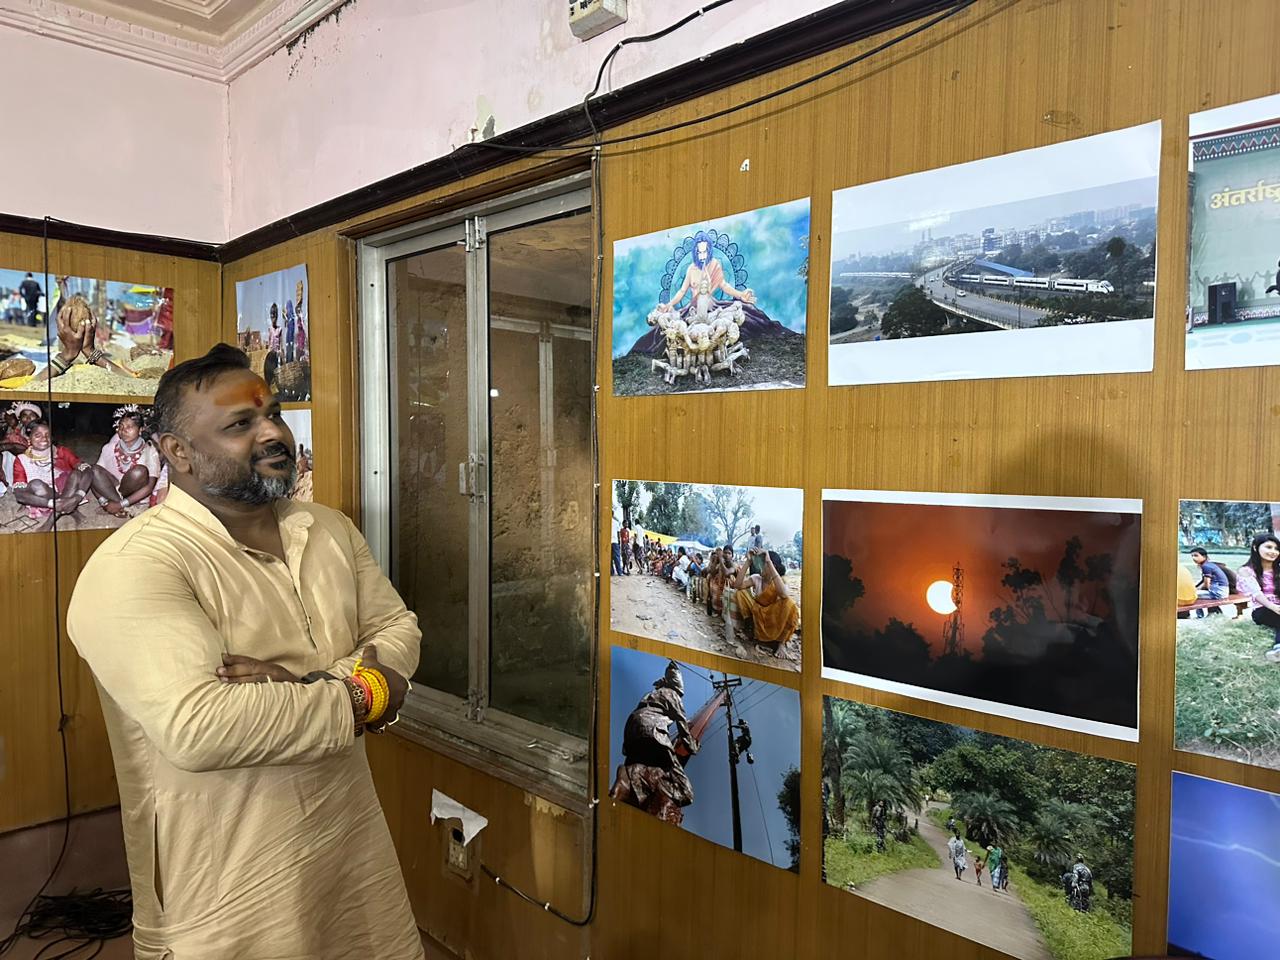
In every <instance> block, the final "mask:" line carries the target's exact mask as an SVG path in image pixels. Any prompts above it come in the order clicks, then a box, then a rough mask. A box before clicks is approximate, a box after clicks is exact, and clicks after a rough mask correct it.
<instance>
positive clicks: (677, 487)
mask: <svg viewBox="0 0 1280 960" xmlns="http://www.w3.org/2000/svg"><path fill="white" fill-rule="evenodd" d="M803 513H804V491H802V490H792V489H783V488H773V487H730V486H723V485H719V484H705V483H654V482H649V481H637V480H615V481H614V483H613V519H612V526H611V529H612V534H611V535H612V541H611V545H610V552H611V560H610V566H611V569H610V574H611V576H610V578H609V584H610V587H609V597H610V605H609V609H610V623H611V625H612V627H613V629H614V630H617V631H619V632H620V633H629V634H632V635H634V636H638V637H648V638H651V639H655V640H662V641H665V642H667V643H675V644H679V645H680V646H683V647H691V648H693V649H695V650H705V651H706V652H708V653H716V654H720V655H721V656H725V657H734V658H736V659H739V660H750V661H752V662H755V663H764V664H767V665H769V666H774V667H779V668H781V669H783V670H795V671H798V670H799V669H800V569H801V557H802V551H801V547H802V536H801V527H802V519H803Z"/></svg>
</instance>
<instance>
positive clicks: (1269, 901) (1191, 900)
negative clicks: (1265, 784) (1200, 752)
mask: <svg viewBox="0 0 1280 960" xmlns="http://www.w3.org/2000/svg"><path fill="white" fill-rule="evenodd" d="M1277 903H1280V796H1278V795H1276V794H1274V793H1267V792H1265V791H1263V790H1254V789H1251V788H1249V787H1241V786H1237V785H1235V784H1231V783H1221V782H1219V781H1217V780H1207V779H1205V778H1203V777H1196V776H1192V775H1191V774H1187V773H1174V775H1173V811H1172V824H1171V828H1170V842H1169V955H1170V956H1173V957H1202V958H1206V960H1258V958H1260V957H1271V956H1274V955H1275V954H1276V950H1277V948H1276V944H1277V943H1280V912H1277V910H1276V904H1277Z"/></svg>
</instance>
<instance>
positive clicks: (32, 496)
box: [0, 401, 169, 533]
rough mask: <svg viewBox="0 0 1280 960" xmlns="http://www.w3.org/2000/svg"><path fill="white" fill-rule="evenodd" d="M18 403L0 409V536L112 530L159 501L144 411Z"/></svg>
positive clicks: (155, 456)
mask: <svg viewBox="0 0 1280 960" xmlns="http://www.w3.org/2000/svg"><path fill="white" fill-rule="evenodd" d="M48 406H49V405H48V404H39V403H31V402H27V401H21V402H18V403H15V404H12V405H11V406H10V407H9V408H8V409H7V410H5V411H4V414H3V416H4V425H3V432H4V437H3V440H0V449H2V450H3V454H2V458H3V462H4V466H3V470H4V472H3V477H2V478H0V533H44V532H47V531H49V530H52V529H54V526H55V524H56V526H57V529H59V530H68V529H70V530H91V529H99V528H111V527H118V526H121V525H122V524H124V522H125V521H127V520H129V519H130V518H132V517H135V516H137V515H138V514H140V513H142V512H143V511H144V510H146V509H148V508H149V507H152V506H154V505H155V504H157V503H159V502H161V501H162V500H163V499H164V497H165V495H166V494H167V493H168V491H169V478H168V471H167V470H166V469H165V468H164V464H163V462H162V460H161V458H160V453H159V451H158V450H157V449H156V447H155V445H154V444H153V443H152V442H151V439H150V435H149V429H148V428H149V416H150V408H149V407H140V406H138V405H137V404H132V403H130V404H125V405H124V406H114V405H112V404H108V403H74V404H71V403H58V404H54V405H53V408H52V410H50V409H48Z"/></svg>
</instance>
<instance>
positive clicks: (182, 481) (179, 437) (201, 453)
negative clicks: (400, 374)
mask: <svg viewBox="0 0 1280 960" xmlns="http://www.w3.org/2000/svg"><path fill="white" fill-rule="evenodd" d="M180 422H181V423H182V425H183V429H182V432H181V433H161V434H158V435H157V436H156V438H155V440H156V443H157V444H158V446H159V448H160V452H161V454H163V455H164V459H165V461H166V462H167V463H168V465H169V481H170V483H172V484H173V485H174V486H176V487H178V488H179V489H181V490H182V491H183V493H186V494H187V495H188V496H190V497H192V498H193V499H194V500H196V501H197V502H198V503H200V504H201V505H202V506H204V507H205V508H207V509H208V510H209V512H210V513H212V514H213V515H214V516H215V517H217V518H218V520H219V521H220V522H221V523H222V525H223V526H224V527H226V529H227V532H228V533H229V534H231V536H232V537H233V538H234V539H235V540H236V541H238V542H239V543H242V544H244V546H246V547H248V548H250V549H251V550H257V551H260V552H262V553H266V554H270V555H271V556H273V557H275V558H276V559H278V560H280V561H281V562H284V559H285V552H284V541H283V540H282V539H281V537H280V525H279V523H278V522H277V520H276V514H275V510H274V509H273V507H272V503H271V502H270V501H267V502H264V503H249V502H244V501H241V500H236V499H231V498H227V497H224V496H219V495H216V494H213V493H210V492H209V491H208V490H207V489H206V487H210V486H225V485H227V484H228V483H232V482H235V481H242V480H246V479H251V478H252V475H253V474H254V473H256V474H257V475H258V476H259V477H262V478H264V479H267V480H272V479H275V480H276V481H283V480H286V479H287V478H288V477H289V475H290V473H292V472H293V470H294V454H293V451H294V450H296V449H297V444H296V442H295V441H294V438H293V434H292V433H291V432H290V430H289V427H288V425H287V424H286V423H285V422H284V418H283V417H282V416H281V413H280V401H279V399H278V398H277V397H275V396H273V395H272V393H271V391H270V390H269V389H268V388H267V385H266V383H265V382H264V381H263V379H262V378H261V377H259V376H258V375H257V374H255V373H253V372H251V371H249V370H228V371H226V372H224V373H221V374H219V375H218V376H217V377H216V378H214V379H212V380H209V381H206V382H205V384H204V385H203V387H201V388H200V389H195V388H191V387H188V388H187V390H186V391H185V393H184V394H183V397H182V410H181V416H180ZM361 657H362V659H363V663H364V665H365V666H367V667H370V668H373V669H377V670H380V671H381V672H382V674H383V676H385V677H386V678H387V687H388V688H389V692H390V699H389V702H388V705H387V709H386V712H385V714H384V715H383V717H382V719H381V721H380V722H379V724H378V727H377V729H374V728H372V727H370V728H368V729H369V731H370V732H371V733H377V732H381V730H382V728H383V727H384V726H385V725H386V724H388V723H390V722H392V721H393V720H394V719H395V716H396V713H397V711H399V709H400V706H401V704H403V703H404V698H405V694H406V693H407V692H408V687H409V684H408V681H407V680H406V679H405V678H404V677H402V676H401V675H400V674H398V673H396V671H394V670H392V669H391V668H390V667H387V666H384V665H383V664H381V663H379V662H378V659H377V650H376V649H375V646H374V644H368V645H367V646H366V647H365V648H364V650H363V651H361ZM222 660H223V666H221V667H219V668H218V670H217V673H218V677H219V679H221V680H222V681H223V682H226V683H266V682H268V681H272V682H276V683H299V682H301V681H300V680H299V678H298V677H296V676H294V675H293V674H292V673H291V672H290V671H289V670H287V669H285V668H284V667H282V666H281V665H280V664H278V663H268V662H266V661H263V660H255V659H254V658H253V657H241V656H233V655H231V654H223V657H222Z"/></svg>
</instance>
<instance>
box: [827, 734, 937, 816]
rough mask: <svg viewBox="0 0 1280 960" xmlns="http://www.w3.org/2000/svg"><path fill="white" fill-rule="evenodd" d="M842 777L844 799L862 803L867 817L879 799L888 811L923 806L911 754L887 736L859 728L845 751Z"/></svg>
mask: <svg viewBox="0 0 1280 960" xmlns="http://www.w3.org/2000/svg"><path fill="white" fill-rule="evenodd" d="M840 779H841V787H842V788H843V789H844V793H845V802H846V803H859V804H861V805H862V808H863V811H864V814H865V815H866V816H868V817H870V815H871V808H872V807H874V806H875V805H876V802H877V801H884V804H885V808H886V813H887V812H890V811H894V812H896V811H916V810H919V809H920V803H921V800H922V797H921V794H920V790H919V788H918V787H917V785H916V778H915V772H914V771H913V770H912V768H911V757H910V756H909V755H908V754H907V752H906V751H905V750H903V749H902V748H901V747H899V746H898V744H897V743H895V742H894V741H892V740H890V739H889V738H888V737H884V736H879V735H876V734H870V733H867V732H865V731H862V732H860V733H859V734H858V735H857V736H856V737H855V738H854V739H853V741H852V743H851V744H850V746H849V748H848V749H847V750H846V751H845V754H844V763H843V764H842V766H841V770H840Z"/></svg>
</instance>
